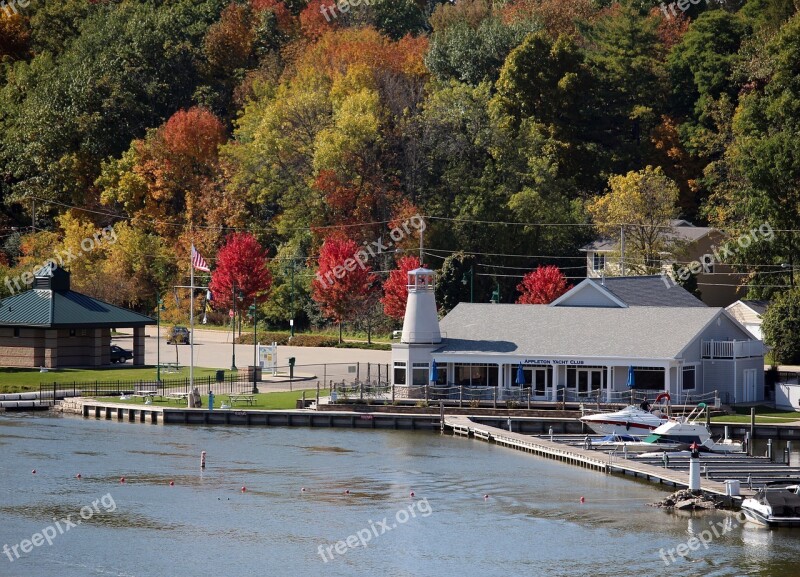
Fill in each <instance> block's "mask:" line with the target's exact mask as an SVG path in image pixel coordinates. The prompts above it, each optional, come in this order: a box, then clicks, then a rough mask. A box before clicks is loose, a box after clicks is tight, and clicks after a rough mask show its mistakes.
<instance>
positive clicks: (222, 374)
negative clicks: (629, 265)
mask: <svg viewBox="0 0 800 577" xmlns="http://www.w3.org/2000/svg"><path fill="white" fill-rule="evenodd" d="M224 380H225V371H217V382H218V383H221V382H223V381H224Z"/></svg>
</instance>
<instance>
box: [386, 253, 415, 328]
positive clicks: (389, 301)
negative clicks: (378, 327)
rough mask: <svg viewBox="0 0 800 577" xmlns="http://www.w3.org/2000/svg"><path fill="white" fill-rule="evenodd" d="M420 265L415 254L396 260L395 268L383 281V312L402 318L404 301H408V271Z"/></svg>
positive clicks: (404, 309) (392, 316)
mask: <svg viewBox="0 0 800 577" xmlns="http://www.w3.org/2000/svg"><path fill="white" fill-rule="evenodd" d="M419 267H420V264H419V259H418V258H417V257H415V256H404V257H403V258H401V259H400V260H398V261H397V268H396V269H394V270H393V271H392V272H390V273H389V278H387V279H386V282H385V283H383V298H382V299H381V303H382V304H383V312H384V313H385V314H386V316H388V317H391V318H393V319H398V320H399V319H402V318H403V317H404V316H405V314H406V301H408V289H407V285H408V271H410V270H414V269H417V268H419Z"/></svg>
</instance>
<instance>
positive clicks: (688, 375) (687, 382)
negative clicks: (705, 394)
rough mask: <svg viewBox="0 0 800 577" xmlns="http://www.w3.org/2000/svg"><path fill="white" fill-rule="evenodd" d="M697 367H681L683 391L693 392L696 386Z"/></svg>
mask: <svg viewBox="0 0 800 577" xmlns="http://www.w3.org/2000/svg"><path fill="white" fill-rule="evenodd" d="M696 368H697V367H683V390H684V391H693V390H694V389H695V388H696V386H697V379H696V378H695V374H696Z"/></svg>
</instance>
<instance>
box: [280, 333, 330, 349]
mask: <svg viewBox="0 0 800 577" xmlns="http://www.w3.org/2000/svg"><path fill="white" fill-rule="evenodd" d="M336 343H337V340H336V339H335V338H334V337H329V336H325V335H295V336H293V337H292V338H290V339H288V340H287V342H286V343H285V344H287V345H291V346H293V347H335V346H336Z"/></svg>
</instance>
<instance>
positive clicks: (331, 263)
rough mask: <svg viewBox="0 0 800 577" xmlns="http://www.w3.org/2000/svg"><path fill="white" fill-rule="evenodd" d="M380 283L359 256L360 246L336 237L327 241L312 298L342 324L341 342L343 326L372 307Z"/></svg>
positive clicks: (324, 311) (328, 314) (313, 285)
mask: <svg viewBox="0 0 800 577" xmlns="http://www.w3.org/2000/svg"><path fill="white" fill-rule="evenodd" d="M359 257H361V260H360V259H359ZM376 280H377V277H376V276H375V275H374V274H373V273H372V267H371V266H369V265H367V264H365V263H364V261H363V255H361V254H359V245H358V244H356V243H355V242H354V241H352V240H349V239H339V238H335V237H329V238H328V239H326V240H325V242H324V243H323V245H322V248H321V249H320V253H319V260H318V270H317V274H316V277H315V278H314V280H313V281H312V298H313V299H314V301H315V302H316V303H317V304H318V305H319V306H320V308H321V309H322V312H323V313H324V314H325V315H326V316H328V317H329V318H331V319H333V320H334V321H336V322H337V323H338V324H339V342H342V323H343V322H344V321H345V320H349V319H351V318H353V317H354V316H356V314H357V313H358V311H359V310H360V309H363V308H364V307H365V306H367V305H368V304H369V302H368V301H369V300H370V297H371V296H372V293H373V292H374V290H375V283H376Z"/></svg>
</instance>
